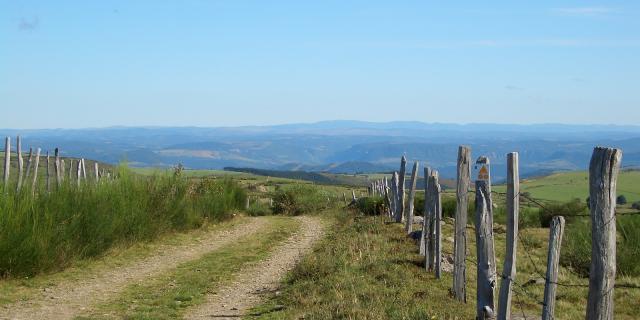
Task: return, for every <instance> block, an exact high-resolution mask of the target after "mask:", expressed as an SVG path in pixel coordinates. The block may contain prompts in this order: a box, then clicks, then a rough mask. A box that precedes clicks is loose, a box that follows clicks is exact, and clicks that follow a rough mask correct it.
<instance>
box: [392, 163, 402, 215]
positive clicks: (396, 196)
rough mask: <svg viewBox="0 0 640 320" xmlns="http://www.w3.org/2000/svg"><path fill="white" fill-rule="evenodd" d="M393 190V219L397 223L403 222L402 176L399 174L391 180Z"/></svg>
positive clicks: (394, 174) (395, 173)
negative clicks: (401, 203) (401, 200)
mask: <svg viewBox="0 0 640 320" xmlns="http://www.w3.org/2000/svg"><path fill="white" fill-rule="evenodd" d="M391 188H392V189H393V202H394V210H393V219H394V221H395V222H400V221H402V216H401V214H402V212H401V211H400V175H399V174H398V173H397V172H394V173H393V179H392V180H391Z"/></svg>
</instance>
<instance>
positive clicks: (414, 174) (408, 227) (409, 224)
mask: <svg viewBox="0 0 640 320" xmlns="http://www.w3.org/2000/svg"><path fill="white" fill-rule="evenodd" d="M418 166H419V164H418V161H416V162H415V163H414V164H413V171H411V186H410V188H409V208H408V209H407V214H406V217H405V219H406V220H405V226H404V230H405V231H406V232H407V234H410V233H411V232H413V207H414V203H413V202H414V200H415V197H416V181H417V180H418Z"/></svg>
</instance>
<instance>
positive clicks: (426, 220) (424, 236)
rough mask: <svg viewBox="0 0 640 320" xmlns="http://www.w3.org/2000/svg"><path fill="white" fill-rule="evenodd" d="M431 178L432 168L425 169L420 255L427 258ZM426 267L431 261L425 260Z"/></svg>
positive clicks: (427, 267)
mask: <svg viewBox="0 0 640 320" xmlns="http://www.w3.org/2000/svg"><path fill="white" fill-rule="evenodd" d="M430 176H431V168H429V167H424V208H423V209H424V210H423V216H422V232H421V234H420V254H421V255H423V256H425V257H428V256H427V249H428V247H429V245H428V244H427V239H429V236H428V233H429V230H430V229H429V214H428V210H429V177H430ZM425 267H426V269H429V261H428V258H425Z"/></svg>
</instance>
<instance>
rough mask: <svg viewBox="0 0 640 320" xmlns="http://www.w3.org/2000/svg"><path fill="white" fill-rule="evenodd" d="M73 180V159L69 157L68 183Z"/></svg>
mask: <svg viewBox="0 0 640 320" xmlns="http://www.w3.org/2000/svg"><path fill="white" fill-rule="evenodd" d="M71 181H73V159H69V183H71Z"/></svg>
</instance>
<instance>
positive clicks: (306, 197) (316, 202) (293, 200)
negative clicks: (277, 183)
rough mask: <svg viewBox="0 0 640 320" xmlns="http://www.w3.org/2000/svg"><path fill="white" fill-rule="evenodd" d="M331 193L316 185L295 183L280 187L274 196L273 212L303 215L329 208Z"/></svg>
mask: <svg viewBox="0 0 640 320" xmlns="http://www.w3.org/2000/svg"><path fill="white" fill-rule="evenodd" d="M330 197H331V195H330V194H329V193H328V192H326V191H324V190H321V189H320V188H318V187H316V186H314V185H308V184H294V185H288V186H283V187H280V188H278V189H277V190H276V192H275V194H274V197H273V213H276V214H288V215H294V216H295V215H301V214H305V213H312V212H318V211H321V210H324V209H327V208H329V206H330V205H331V203H330V200H329V199H330Z"/></svg>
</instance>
